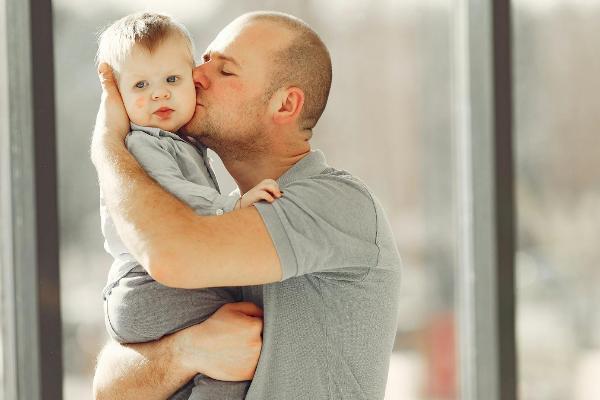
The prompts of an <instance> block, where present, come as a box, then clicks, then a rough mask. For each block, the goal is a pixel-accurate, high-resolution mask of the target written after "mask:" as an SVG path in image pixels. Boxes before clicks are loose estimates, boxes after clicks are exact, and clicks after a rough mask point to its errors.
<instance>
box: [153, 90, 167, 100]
mask: <svg viewBox="0 0 600 400" xmlns="http://www.w3.org/2000/svg"><path fill="white" fill-rule="evenodd" d="M170 98H171V92H169V91H168V90H167V89H163V88H159V89H156V90H155V91H154V92H152V100H169V99H170Z"/></svg>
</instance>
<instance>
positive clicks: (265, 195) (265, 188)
mask: <svg viewBox="0 0 600 400" xmlns="http://www.w3.org/2000/svg"><path fill="white" fill-rule="evenodd" d="M281 194H282V192H281V191H280V190H279V185H278V184H277V182H275V181H274V180H273V179H264V180H262V181H261V182H260V183H259V184H258V185H256V186H254V187H253V188H252V189H250V190H248V191H247V192H246V193H244V195H243V196H242V197H241V198H240V199H239V200H238V203H236V207H237V206H238V204H239V207H240V208H242V207H250V206H251V205H252V204H254V203H256V202H257V201H261V200H266V201H268V202H269V203H272V202H274V201H275V199H278V198H280V197H281Z"/></svg>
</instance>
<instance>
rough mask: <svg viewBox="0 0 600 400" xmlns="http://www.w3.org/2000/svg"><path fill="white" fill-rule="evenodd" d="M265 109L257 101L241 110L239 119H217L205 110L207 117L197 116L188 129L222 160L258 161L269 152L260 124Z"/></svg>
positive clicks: (219, 117) (267, 140)
mask: <svg viewBox="0 0 600 400" xmlns="http://www.w3.org/2000/svg"><path fill="white" fill-rule="evenodd" d="M264 107H265V104H264V103H263V102H262V100H259V99H257V100H256V101H253V102H252V103H251V104H248V106H247V107H245V108H244V109H243V110H240V113H241V114H240V115H237V116H236V117H237V118H230V117H229V116H227V115H223V114H221V115H219V116H218V118H217V117H216V116H215V115H213V114H212V113H211V112H210V111H211V109H210V108H206V110H205V113H204V114H205V115H202V116H198V117H197V118H198V121H194V123H193V124H191V125H190V126H188V127H186V128H187V129H186V130H189V131H190V134H191V135H192V136H194V137H195V138H196V139H198V140H199V141H200V142H201V143H202V144H203V145H205V146H206V147H208V148H209V149H211V150H213V151H214V152H215V153H217V154H218V155H219V157H221V159H223V160H233V161H248V160H253V159H257V158H259V157H260V156H261V155H263V154H264V153H265V151H267V150H268V149H269V137H268V135H267V134H266V133H265V129H264V126H263V125H262V123H261V118H262V117H263V115H264Z"/></svg>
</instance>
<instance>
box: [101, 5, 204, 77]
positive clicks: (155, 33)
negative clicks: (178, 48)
mask: <svg viewBox="0 0 600 400" xmlns="http://www.w3.org/2000/svg"><path fill="white" fill-rule="evenodd" d="M173 35H177V36H179V37H181V38H182V39H183V40H184V42H185V43H186V45H187V49H188V52H189V55H190V63H191V64H192V66H193V64H194V43H193V41H192V37H191V35H190V33H189V32H188V30H187V29H186V27H185V26H183V25H182V24H181V23H179V22H177V21H175V20H174V19H173V18H171V17H170V16H168V15H164V14H156V13H148V12H143V13H135V14H130V15H127V16H126V17H123V18H121V19H119V20H117V21H115V22H113V23H112V24H110V25H109V26H108V27H107V28H105V29H104V30H103V31H102V32H101V33H100V35H99V37H98V53H96V63H97V64H100V63H103V62H105V63H107V64H109V65H110V66H111V67H112V68H113V70H114V71H115V73H117V74H118V73H119V67H120V65H121V63H122V62H123V61H124V60H125V58H126V57H127V56H128V55H129V53H130V52H131V49H133V47H134V46H135V45H140V46H142V47H144V48H145V49H147V50H148V51H149V52H152V51H153V50H154V49H156V48H157V47H158V46H159V45H160V44H161V43H162V42H163V41H164V40H165V39H167V38H170V37H172V36H173Z"/></svg>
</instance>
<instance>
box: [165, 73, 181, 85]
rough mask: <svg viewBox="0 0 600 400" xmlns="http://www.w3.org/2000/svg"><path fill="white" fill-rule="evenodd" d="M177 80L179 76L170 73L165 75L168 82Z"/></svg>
mask: <svg viewBox="0 0 600 400" xmlns="http://www.w3.org/2000/svg"><path fill="white" fill-rule="evenodd" d="M177 80H179V77H178V76H175V75H171V76H169V77H167V82H169V83H175V82H176V81H177Z"/></svg>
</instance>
